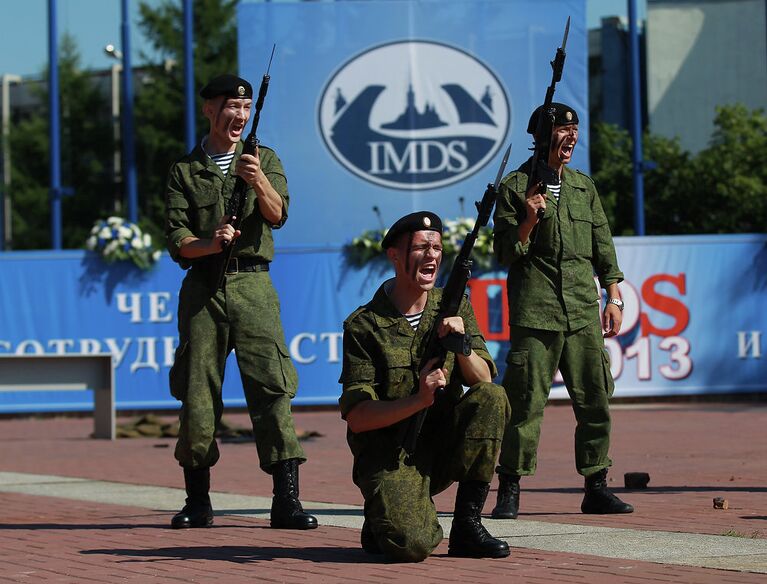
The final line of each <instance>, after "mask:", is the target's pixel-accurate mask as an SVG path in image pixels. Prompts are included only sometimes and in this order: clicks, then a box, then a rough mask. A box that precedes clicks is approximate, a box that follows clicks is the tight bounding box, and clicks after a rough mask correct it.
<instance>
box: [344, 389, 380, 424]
mask: <svg viewBox="0 0 767 584" xmlns="http://www.w3.org/2000/svg"><path fill="white" fill-rule="evenodd" d="M371 399H378V396H377V395H376V394H375V392H374V391H373V388H372V387H370V386H369V385H356V386H350V387H345V388H344V391H343V393H341V397H340V398H338V405H339V406H340V407H341V418H343V419H344V420H345V419H346V416H348V415H349V412H351V411H352V409H353V408H354V406H356V405H357V404H359V403H361V402H364V401H368V400H371Z"/></svg>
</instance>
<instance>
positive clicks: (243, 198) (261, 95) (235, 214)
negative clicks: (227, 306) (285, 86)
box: [216, 45, 276, 289]
mask: <svg viewBox="0 0 767 584" xmlns="http://www.w3.org/2000/svg"><path fill="white" fill-rule="evenodd" d="M275 48H276V45H274V46H272V55H271V57H269V65H268V66H267V68H266V73H264V76H263V77H262V78H261V87H259V89H258V98H257V99H256V110H255V112H254V113H253V124H252V125H251V127H250V132H249V133H248V135H247V136H246V137H245V145H244V146H243V148H242V153H243V154H249V155H251V156H253V155H255V153H256V150H257V149H258V144H259V141H258V138H257V137H256V130H258V122H259V121H260V120H261V110H262V109H263V107H264V100H265V99H266V93H267V91H269V80H270V79H271V77H270V76H269V70H270V69H271V67H272V58H274V49H275ZM247 199H248V183H246V182H245V179H243V178H242V177H241V176H237V179H236V181H235V183H234V190H233V191H232V198H231V199H229V203H228V204H227V206H226V215H227V216H228V217H229V221H230V224H231V225H232V227H234V229H235V231H236V230H237V229H239V228H240V224H241V223H242V214H243V212H244V210H245V203H246V202H247ZM234 245H235V244H234V240H232V241H230V242H229V243H228V244H227V243H223V244H222V245H221V252H222V254H223V263H222V264H221V271H220V272H219V275H218V280H217V284H216V289H220V288H221V287H223V285H224V281H225V280H226V270H227V268H228V267H229V262H230V261H231V259H232V256H233V255H234Z"/></svg>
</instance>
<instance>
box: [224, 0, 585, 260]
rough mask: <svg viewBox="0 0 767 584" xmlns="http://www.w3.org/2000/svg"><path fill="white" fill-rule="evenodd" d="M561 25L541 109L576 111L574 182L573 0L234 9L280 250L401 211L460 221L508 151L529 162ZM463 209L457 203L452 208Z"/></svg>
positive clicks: (579, 2)
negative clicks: (274, 162) (262, 87)
mask: <svg viewBox="0 0 767 584" xmlns="http://www.w3.org/2000/svg"><path fill="white" fill-rule="evenodd" d="M568 15H569V16H570V17H571V19H572V20H571V25H570V33H569V37H568V41H567V46H566V52H567V59H566V63H565V68H564V74H563V77H562V81H561V82H560V83H559V84H558V85H557V89H556V93H555V101H562V102H565V103H568V104H570V105H572V106H573V107H574V108H575V109H576V110H577V111H578V113H579V117H580V126H581V133H580V138H579V144H578V146H577V148H576V149H575V154H574V159H573V165H574V166H575V167H578V168H580V169H581V170H584V171H585V172H588V170H589V167H588V151H589V140H588V131H587V130H588V127H589V118H588V90H587V84H588V56H587V31H586V15H585V1H584V0H568V1H562V0H518V1H515V2H509V1H508V0H439V1H426V0H419V1H416V0H412V1H386V0H365V1H354V0H350V1H345V2H315V3H307V2H287V3H269V2H259V3H240V4H239V7H238V26H239V35H238V38H239V63H240V68H241V71H240V74H241V75H242V76H243V77H245V78H246V79H248V80H250V81H251V82H252V83H253V85H254V87H256V86H258V83H259V82H260V80H261V78H262V75H263V74H264V72H265V69H266V65H267V61H268V58H269V55H270V53H271V51H272V47H273V45H274V44H276V52H275V56H274V62H273V63H272V66H271V71H270V73H271V82H270V86H269V94H268V96H267V99H266V103H265V106H264V109H263V113H262V117H261V121H260V124H259V128H258V130H259V137H260V138H261V141H262V142H263V143H264V144H266V145H269V146H272V147H273V148H275V150H276V151H277V152H278V154H279V155H280V157H281V159H282V161H283V163H284V165H285V168H286V171H287V175H288V181H289V188H290V192H291V196H292V206H291V209H290V220H289V221H288V223H287V224H286V226H285V227H284V229H283V230H282V231H281V232H280V242H281V243H282V244H283V245H341V244H344V243H347V242H348V241H350V240H351V239H352V238H353V237H355V236H357V235H359V234H360V233H361V232H362V231H364V230H366V229H371V228H379V227H381V226H386V227H388V226H389V225H391V224H392V223H393V222H394V221H395V220H396V219H397V218H399V217H400V216H402V215H404V214H406V213H409V212H411V211H415V210H420V209H430V210H435V211H437V210H438V211H439V212H440V214H441V215H442V216H443V217H446V218H449V217H458V216H464V215H466V214H469V215H471V214H472V213H473V211H474V207H473V201H474V199H475V198H478V197H479V196H480V195H481V194H482V192H484V189H485V186H486V185H487V183H488V182H491V181H492V180H493V179H494V178H495V175H496V172H497V169H498V165H499V164H500V160H501V157H502V154H503V151H505V149H506V146H507V145H508V144H509V143H510V142H513V152H512V157H511V160H510V162H509V170H511V169H512V167H513V168H516V167H517V166H519V165H520V164H521V163H522V162H523V161H524V160H526V159H527V157H528V156H529V154H530V153H529V151H528V147H530V146H531V144H532V139H531V136H530V135H529V134H527V133H526V129H527V123H528V119H529V117H530V114H531V112H532V111H533V110H534V109H535V108H536V107H537V106H538V105H540V104H541V103H542V102H543V99H544V96H545V93H546V88H547V87H548V86H549V84H550V83H551V77H552V70H551V65H550V64H549V62H550V61H551V60H552V59H553V58H554V54H555V52H556V49H557V48H558V47H559V46H560V45H561V44H562V40H563V34H564V29H565V23H566V20H567V16H568ZM464 207H465V208H464Z"/></svg>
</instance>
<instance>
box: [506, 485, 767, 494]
mask: <svg viewBox="0 0 767 584" xmlns="http://www.w3.org/2000/svg"><path fill="white" fill-rule="evenodd" d="M607 487H608V488H609V489H610V490H611V491H612V492H613V493H693V492H698V491H703V492H705V491H711V492H722V491H726V492H731V493H767V487H730V486H727V485H713V486H702V485H701V486H690V485H679V486H676V485H664V486H657V487H647V488H645V489H627V488H625V487H618V486H615V485H612V484H608V485H607ZM494 490H495V489H494ZM522 492H523V493H525V492H528V493H562V494H566V493H581V494H583V488H572V487H549V488H539V489H535V488H533V489H528V488H525V487H524V486H523V487H522Z"/></svg>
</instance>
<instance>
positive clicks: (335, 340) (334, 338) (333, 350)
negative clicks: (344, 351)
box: [320, 332, 344, 363]
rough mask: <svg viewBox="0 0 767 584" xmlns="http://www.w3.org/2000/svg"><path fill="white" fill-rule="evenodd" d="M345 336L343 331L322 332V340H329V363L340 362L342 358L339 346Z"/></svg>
mask: <svg viewBox="0 0 767 584" xmlns="http://www.w3.org/2000/svg"><path fill="white" fill-rule="evenodd" d="M343 336H344V334H343V333H332V332H331V333H322V334H320V340H321V341H328V363H338V362H339V361H340V360H341V359H340V357H339V352H338V348H339V346H340V341H341V339H342V338H343Z"/></svg>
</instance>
